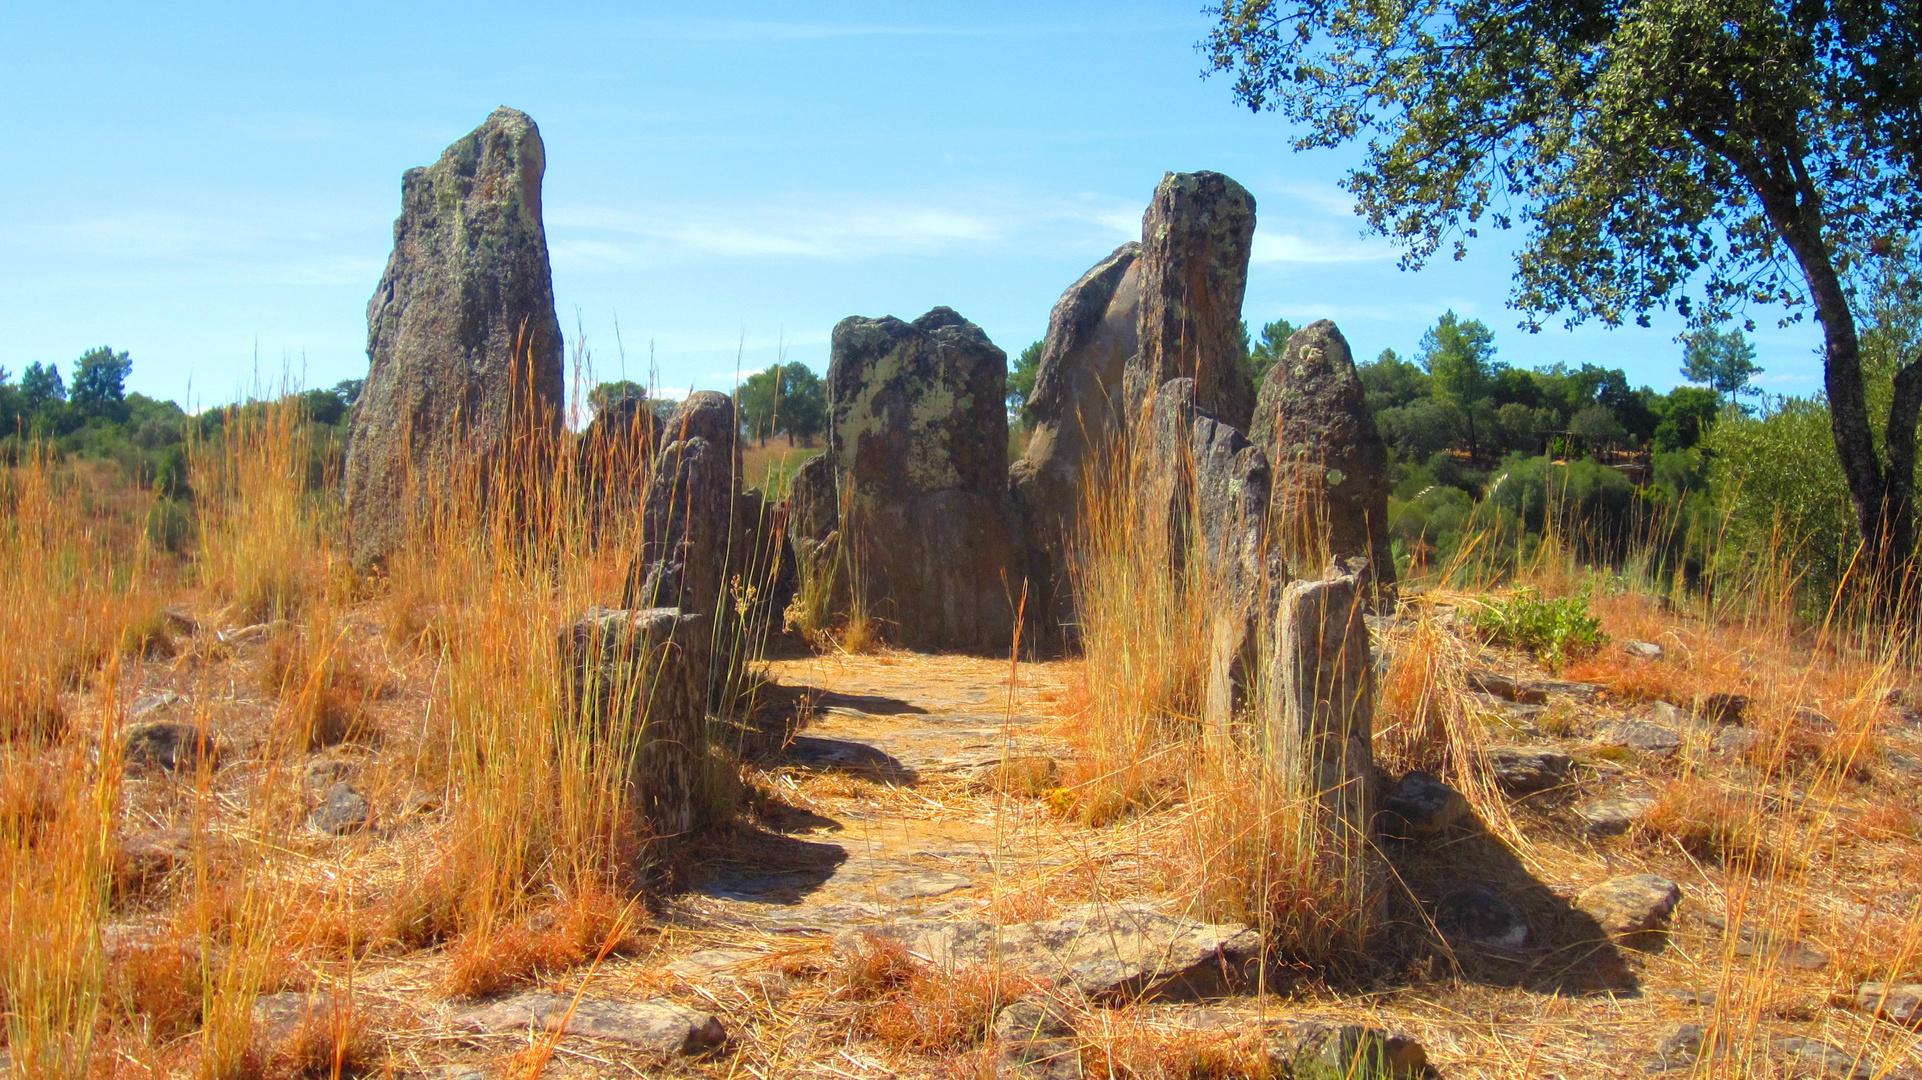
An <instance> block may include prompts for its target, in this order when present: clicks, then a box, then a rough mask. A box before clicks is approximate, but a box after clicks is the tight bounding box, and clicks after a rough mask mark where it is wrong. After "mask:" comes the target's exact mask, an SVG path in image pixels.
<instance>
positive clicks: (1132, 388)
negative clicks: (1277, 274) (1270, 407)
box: [1123, 172, 1255, 431]
mask: <svg viewBox="0 0 1922 1080" xmlns="http://www.w3.org/2000/svg"><path fill="white" fill-rule="evenodd" d="M1254 234H1255V199H1254V196H1252V195H1250V194H1248V192H1247V190H1246V189H1244V188H1243V187H1242V186H1241V185H1240V184H1237V183H1235V182H1234V181H1233V180H1230V179H1229V178H1228V177H1226V176H1223V175H1221V174H1220V173H1214V172H1195V173H1168V174H1167V175H1165V176H1163V177H1162V178H1161V183H1160V184H1159V185H1157V186H1156V188H1155V194H1154V199H1153V201H1151V202H1150V203H1149V204H1148V210H1147V213H1145V214H1143V215H1142V219H1141V253H1140V255H1139V268H1138V273H1139V276H1140V290H1141V299H1140V308H1139V310H1140V317H1139V318H1138V320H1137V322H1136V331H1135V332H1136V336H1137V338H1138V351H1137V352H1136V354H1135V355H1134V356H1133V357H1131V358H1130V359H1129V360H1128V362H1127V365H1126V374H1125V376H1124V380H1123V382H1124V389H1125V393H1126V398H1127V403H1128V407H1129V415H1130V418H1131V420H1132V417H1133V416H1134V415H1136V414H1138V413H1139V411H1140V410H1141V408H1142V407H1143V404H1144V402H1145V401H1146V399H1147V396H1148V395H1149V394H1150V393H1152V392H1154V390H1155V389H1156V388H1158V387H1160V386H1161V385H1163V384H1164V383H1166V382H1167V381H1168V380H1170V379H1178V378H1191V379H1193V380H1194V389H1195V406H1196V407H1197V408H1199V409H1200V410H1201V411H1202V412H1205V413H1207V414H1208V415H1210V416H1213V417H1215V418H1216V419H1219V420H1221V421H1223V422H1224V423H1228V424H1231V425H1233V426H1235V427H1236V428H1239V429H1241V430H1243V431H1246V430H1248V420H1249V416H1250V414H1251V412H1252V410H1253V408H1254V390H1253V388H1252V387H1251V386H1250V385H1249V383H1248V373H1247V371H1246V370H1245V369H1244V368H1243V367H1242V345H1241V299H1242V294H1243V292H1244V291H1245V290H1246V288H1247V284H1248V255H1249V253H1250V251H1251V250H1252V244H1253V241H1254Z"/></svg>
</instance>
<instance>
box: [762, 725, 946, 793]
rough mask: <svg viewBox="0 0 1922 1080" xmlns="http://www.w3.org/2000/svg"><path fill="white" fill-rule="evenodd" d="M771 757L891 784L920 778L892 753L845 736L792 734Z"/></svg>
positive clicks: (781, 762) (785, 762)
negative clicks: (842, 737) (834, 737)
mask: <svg viewBox="0 0 1922 1080" xmlns="http://www.w3.org/2000/svg"><path fill="white" fill-rule="evenodd" d="M771 760H772V761H773V762H777V763H780V764H787V765H797V766H800V767H801V768H804V769H815V770H819V771H822V772H844V773H849V774H851V775H854V776H860V777H864V778H868V779H873V780H878V781H881V782H883V783H887V784H894V785H907V784H912V783H914V782H915V781H917V780H919V779H920V776H919V774H917V773H916V772H915V771H914V770H913V769H910V768H908V767H907V766H906V765H904V764H902V763H901V761H900V760H899V759H897V758H895V757H894V756H893V755H891V754H888V753H886V752H884V751H881V750H878V749H876V748H874V747H872V746H869V745H868V744H867V743H863V742H854V741H852V740H849V739H823V738H819V737H817V736H813V735H796V736H795V737H794V738H792V739H790V740H788V744H787V746H785V747H783V748H782V749H781V750H780V751H779V752H778V753H776V754H774V755H772V757H771Z"/></svg>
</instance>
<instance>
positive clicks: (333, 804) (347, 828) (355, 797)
mask: <svg viewBox="0 0 1922 1080" xmlns="http://www.w3.org/2000/svg"><path fill="white" fill-rule="evenodd" d="M373 820H374V808H373V807H372V806H370V805H368V802H367V798H366V796H364V795H362V794H361V793H360V792H358V791H355V790H354V787H353V785H352V784H348V783H338V784H335V785H334V786H333V787H331V788H328V789H327V794H326V795H325V796H323V797H322V798H321V800H320V805H319V806H316V807H314V812H313V813H311V814H309V815H307V824H308V826H310V827H311V828H312V829H313V830H314V831H315V832H320V833H326V834H327V835H328V836H345V835H347V834H348V833H354V832H359V831H360V830H362V829H365V828H366V827H367V826H368V825H370V824H372V823H373Z"/></svg>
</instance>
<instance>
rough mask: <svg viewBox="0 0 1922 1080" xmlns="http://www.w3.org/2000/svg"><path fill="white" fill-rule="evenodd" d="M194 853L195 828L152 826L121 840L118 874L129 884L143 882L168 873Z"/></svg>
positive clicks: (116, 872)
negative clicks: (155, 827)
mask: <svg viewBox="0 0 1922 1080" xmlns="http://www.w3.org/2000/svg"><path fill="white" fill-rule="evenodd" d="M192 857H193V831H192V830H190V829H149V830H147V831H145V832H138V833H134V834H133V835H131V836H128V837H126V838H124V839H122V840H121V841H120V850H119V852H118V854H117V857H116V859H115V860H114V876H115V877H116V878H118V879H119V880H120V881H122V882H125V883H128V884H142V883H145V882H148V881H151V880H153V879H155V878H159V877H164V876H165V875H166V874H167V873H168V872H169V871H171V870H172V869H173V868H174V867H176V866H179V865H180V864H182V863H184V862H186V861H187V860H189V859H191V858H192Z"/></svg>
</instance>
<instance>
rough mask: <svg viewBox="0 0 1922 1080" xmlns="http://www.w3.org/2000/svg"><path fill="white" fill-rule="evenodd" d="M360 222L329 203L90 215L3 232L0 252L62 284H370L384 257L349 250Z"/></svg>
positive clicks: (361, 227)
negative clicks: (212, 210) (41, 268)
mask: <svg viewBox="0 0 1922 1080" xmlns="http://www.w3.org/2000/svg"><path fill="white" fill-rule="evenodd" d="M364 226H365V222H364V221H363V220H361V219H359V218H357V217H356V216H354V215H352V214H351V213H348V212H346V211H343V210H340V209H339V208H335V207H305V208H300V207H286V206H276V207H273V208H271V209H269V208H261V209H258V210H249V209H248V208H245V207H236V208H230V209H228V210H226V211H224V212H219V213H214V212H204V213H203V212H190V211H168V212H158V211H156V212H129V213H119V214H96V215H90V216H86V217H77V218H70V219H67V220H54V221H42V222H29V223H24V224H18V225H16V226H15V227H13V228H10V229H6V230H4V231H0V253H4V254H7V255H11V256H14V257H18V258H22V259H26V260H31V261H32V262H34V263H36V264H37V265H40V266H41V267H43V268H44V269H43V271H42V273H41V274H40V275H38V278H37V280H38V283H40V284H49V285H58V286H60V287H63V288H104V289H116V288H148V287H155V286H161V287H179V286H183V285H191V286H206V285H213V286H234V285H318V286H325V285H345V284H357V285H367V286H371V285H372V284H373V282H374V280H375V279H376V278H377V277H378V276H379V274H380V268H381V260H380V257H379V256H377V255H373V254H371V253H363V252H356V251H354V250H352V249H353V248H354V247H355V246H357V244H358V242H359V241H360V240H361V239H362V236H361V234H363V233H364V232H365V229H364Z"/></svg>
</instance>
